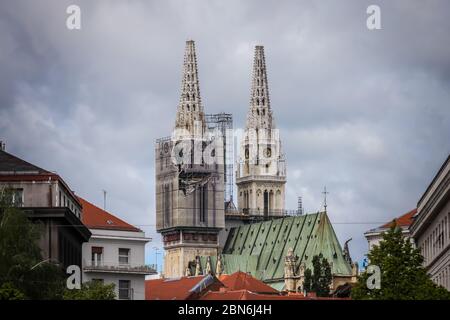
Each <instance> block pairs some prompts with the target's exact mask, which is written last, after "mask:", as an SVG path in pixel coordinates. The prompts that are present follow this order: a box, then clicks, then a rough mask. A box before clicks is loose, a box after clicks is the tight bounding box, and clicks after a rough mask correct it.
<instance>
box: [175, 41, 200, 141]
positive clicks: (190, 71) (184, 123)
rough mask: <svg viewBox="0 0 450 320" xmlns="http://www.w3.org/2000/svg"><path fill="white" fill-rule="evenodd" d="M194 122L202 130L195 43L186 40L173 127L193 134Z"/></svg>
mask: <svg viewBox="0 0 450 320" xmlns="http://www.w3.org/2000/svg"><path fill="white" fill-rule="evenodd" d="M196 122H197V127H198V126H199V125H200V127H201V128H204V125H205V120H204V113H203V106H202V101H201V98H200V86H199V80H198V69H197V55H196V53H195V43H194V41H193V40H188V41H186V50H185V53H184V63H183V78H182V81H181V96H180V102H179V104H178V110H177V118H176V124H175V127H176V128H177V129H187V130H189V131H190V132H192V133H193V129H194V128H195V127H196V126H194V124H195V123H196Z"/></svg>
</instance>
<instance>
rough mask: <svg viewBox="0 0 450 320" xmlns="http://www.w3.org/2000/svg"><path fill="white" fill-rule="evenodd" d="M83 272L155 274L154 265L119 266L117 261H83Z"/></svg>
mask: <svg viewBox="0 0 450 320" xmlns="http://www.w3.org/2000/svg"><path fill="white" fill-rule="evenodd" d="M83 271H84V272H111V273H136V274H156V267H155V265H138V264H121V263H119V262H118V261H103V260H102V261H90V260H84V261H83Z"/></svg>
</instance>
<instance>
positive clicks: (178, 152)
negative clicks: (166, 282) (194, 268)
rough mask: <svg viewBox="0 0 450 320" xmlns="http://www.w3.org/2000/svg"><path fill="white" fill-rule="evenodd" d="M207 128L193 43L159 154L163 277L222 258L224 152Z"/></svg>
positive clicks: (158, 223)
mask: <svg viewBox="0 0 450 320" xmlns="http://www.w3.org/2000/svg"><path fill="white" fill-rule="evenodd" d="M219 142H220V139H217V137H216V136H215V135H214V134H213V133H210V132H209V131H208V130H207V127H206V125H205V115H204V112H203V106H202V102H201V98H200V88H199V79H198V70H197V57H196V53H195V44H194V41H187V42H186V51H185V55H184V64H183V78H182V82H181V96H180V101H179V104H178V110H177V114H176V121H175V128H174V131H173V133H172V136H171V137H168V138H162V139H158V140H157V142H156V150H155V158H156V161H155V171H156V229H157V231H158V232H159V233H161V235H162V237H163V243H164V250H165V256H164V275H165V277H168V278H172V277H180V276H183V275H184V274H185V266H187V265H189V263H191V262H194V261H195V260H196V257H197V256H215V255H217V251H218V247H219V243H218V233H219V231H220V230H221V229H222V228H223V227H224V224H225V223H224V193H223V192H224V191H223V188H224V182H223V179H224V177H223V176H224V174H223V163H221V159H223V146H221V145H220V143H219Z"/></svg>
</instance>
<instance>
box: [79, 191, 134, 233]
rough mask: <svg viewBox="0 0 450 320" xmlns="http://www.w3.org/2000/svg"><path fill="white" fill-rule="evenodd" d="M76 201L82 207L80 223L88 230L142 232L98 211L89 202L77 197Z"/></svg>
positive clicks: (102, 211)
mask: <svg viewBox="0 0 450 320" xmlns="http://www.w3.org/2000/svg"><path fill="white" fill-rule="evenodd" d="M78 199H79V200H80V202H81V204H82V206H83V215H82V219H81V221H82V222H83V224H84V225H86V226H87V227H88V228H91V229H110V230H121V231H136V232H142V230H140V229H138V228H136V227H134V226H132V225H131V224H128V223H126V222H125V221H123V220H122V219H119V218H117V217H116V216H114V215H112V214H111V213H109V212H107V211H105V210H103V209H100V208H99V207H97V206H95V205H93V204H92V203H90V202H89V201H87V200H85V199H83V198H81V197H78Z"/></svg>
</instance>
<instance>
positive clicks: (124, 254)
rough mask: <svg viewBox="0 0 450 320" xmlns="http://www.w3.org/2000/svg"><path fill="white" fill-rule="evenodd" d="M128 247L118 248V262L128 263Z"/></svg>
mask: <svg viewBox="0 0 450 320" xmlns="http://www.w3.org/2000/svg"><path fill="white" fill-rule="evenodd" d="M129 259H130V249H125V248H119V264H129Z"/></svg>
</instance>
